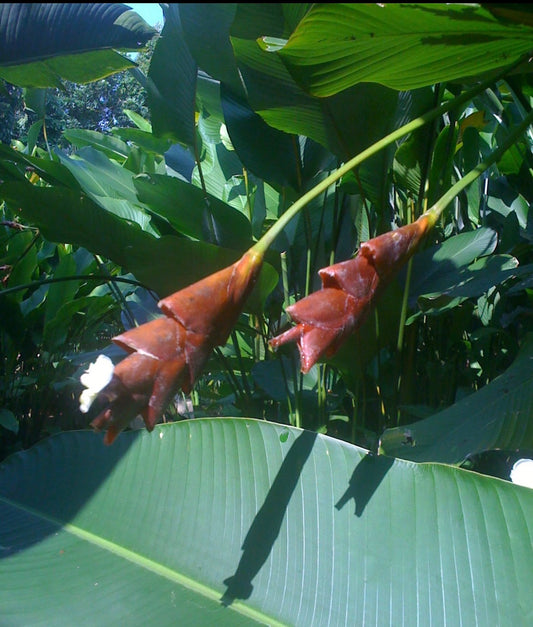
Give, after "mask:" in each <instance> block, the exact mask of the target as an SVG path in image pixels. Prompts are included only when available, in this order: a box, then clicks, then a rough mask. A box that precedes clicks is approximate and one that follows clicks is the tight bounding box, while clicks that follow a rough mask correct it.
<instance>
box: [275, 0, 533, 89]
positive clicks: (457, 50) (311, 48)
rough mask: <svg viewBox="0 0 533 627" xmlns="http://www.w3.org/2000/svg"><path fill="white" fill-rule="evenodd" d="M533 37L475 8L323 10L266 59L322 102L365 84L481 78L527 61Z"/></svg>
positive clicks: (397, 85) (404, 85) (409, 85)
mask: <svg viewBox="0 0 533 627" xmlns="http://www.w3.org/2000/svg"><path fill="white" fill-rule="evenodd" d="M532 32H533V30H532V28H531V26H525V25H522V24H513V23H510V22H504V21H499V20H498V19H496V18H495V17H494V16H493V15H492V14H491V13H490V12H489V11H487V10H486V9H484V8H482V7H480V6H479V5H460V4H444V3H435V4H394V3H391V4H377V3H376V4H370V3H366V4H365V3H360V4H355V3H353V4H340V3H324V4H315V5H314V6H313V8H312V9H311V10H310V11H309V13H308V14H307V15H306V16H305V17H304V18H303V20H302V21H301V22H300V23H299V25H298V27H297V28H296V30H295V31H294V33H293V34H292V35H291V37H290V38H289V40H288V42H287V44H286V45H285V46H284V47H283V48H281V49H280V50H279V51H277V52H274V53H271V54H276V55H279V56H280V58H281V59H283V62H284V63H285V64H286V66H287V67H288V69H289V71H290V72H291V74H292V76H293V77H294V78H295V80H296V81H297V82H298V83H299V84H301V85H302V87H303V88H304V89H305V90H307V91H309V93H311V94H313V95H315V96H321V97H323V96H331V95H332V94H335V93H338V92H340V91H343V90H345V89H348V88H349V87H352V86H353V85H355V84H357V83H360V82H365V81H372V82H376V83H380V84H382V85H387V86H388V87H392V88H393V89H398V90H405V89H415V88H417V87H423V86H426V85H433V84H435V83H439V82H444V81H452V80H457V79H463V78H466V77H469V76H472V75H474V76H479V75H480V74H482V73H483V72H488V71H490V70H494V69H496V68H503V67H505V66H508V65H510V64H511V63H512V62H513V61H517V60H518V59H520V57H521V56H522V55H524V54H527V53H528V51H529V50H530V48H531V36H532ZM265 34H270V33H265Z"/></svg>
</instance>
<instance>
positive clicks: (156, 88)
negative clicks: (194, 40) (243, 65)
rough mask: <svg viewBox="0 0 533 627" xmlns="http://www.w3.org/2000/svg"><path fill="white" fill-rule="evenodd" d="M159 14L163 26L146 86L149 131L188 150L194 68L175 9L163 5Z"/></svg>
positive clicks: (191, 139) (192, 122)
mask: <svg viewBox="0 0 533 627" xmlns="http://www.w3.org/2000/svg"><path fill="white" fill-rule="evenodd" d="M163 12H164V16H165V25H164V26H163V30H162V31H161V37H159V39H158V40H157V43H156V46H155V48H154V52H153V54H152V58H151V60H150V69H149V71H148V79H149V80H148V81H147V83H146V89H147V92H148V106H149V108H150V117H151V120H152V130H153V133H154V135H156V136H157V137H165V138H172V139H173V140H174V141H177V142H180V143H183V144H185V145H187V146H192V145H194V142H195V119H194V114H195V101H196V76H197V72H198V68H197V66H196V62H195V60H194V59H193V57H192V56H191V53H190V52H189V49H188V47H187V44H186V43H185V39H184V37H183V31H182V27H181V22H180V14H179V9H178V5H177V4H165V5H164V11H163Z"/></svg>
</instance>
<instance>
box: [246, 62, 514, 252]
mask: <svg viewBox="0 0 533 627" xmlns="http://www.w3.org/2000/svg"><path fill="white" fill-rule="evenodd" d="M520 62H522V59H521V60H520ZM517 64H518V62H517V63H514V64H513V65H512V66H511V67H510V68H509V67H507V68H505V70H504V71H503V72H501V73H499V74H498V75H497V76H495V77H492V78H490V79H488V80H486V81H483V82H482V83H479V84H478V85H476V86H475V87H472V88H471V89H469V90H467V91H465V92H464V93H462V94H461V95H460V96H457V97H456V98H453V99H452V100H450V101H449V102H445V103H444V104H442V105H440V106H439V107H437V108H435V109H431V110H430V111H428V112H427V113H424V115H421V116H420V117H418V118H416V119H415V120H412V121H411V122H409V123H408V124H405V125H404V126H402V127H400V128H399V129H396V130H395V131H393V132H392V133H389V134H388V135H386V136H385V137H383V138H382V139H380V140H379V141H377V142H376V143H375V144H372V146H369V147H368V148H366V149H365V150H363V152H360V153H359V154H358V155H356V156H355V157H353V158H352V159H350V160H349V161H347V162H346V163H345V164H344V165H342V166H341V167H340V168H339V169H338V170H335V172H333V173H332V174H330V175H329V176H328V177H326V178H325V179H324V180H322V181H321V182H320V183H319V184H318V185H316V186H315V187H313V189H310V190H309V191H308V192H306V193H305V194H304V195H303V196H300V198H298V200H296V201H295V202H294V204H293V205H291V206H290V207H289V209H287V211H286V212H285V213H284V214H283V215H281V216H280V217H279V218H278V220H277V221H276V222H275V224H273V225H272V227H271V228H270V229H269V230H268V231H267V232H266V233H265V234H264V235H263V237H262V238H261V239H260V240H259V241H258V242H257V243H256V244H254V246H253V249H254V250H255V251H256V252H257V253H259V254H261V255H263V254H264V253H265V252H266V250H267V249H268V248H269V247H270V246H271V244H272V243H273V241H274V240H275V239H276V238H277V237H278V235H280V233H281V232H282V231H283V229H284V228H285V227H286V226H287V224H288V223H289V222H290V221H291V220H292V219H293V218H294V217H295V216H296V215H297V214H298V213H299V212H300V211H301V210H302V208H303V207H305V205H307V204H308V203H309V202H310V201H311V200H313V199H314V198H316V197H317V196H319V195H320V194H321V193H322V192H324V191H326V190H327V188H328V187H329V186H330V185H332V184H333V183H335V182H336V181H337V180H339V179H340V178H341V177H343V176H344V175H345V174H347V173H348V172H349V171H350V170H353V169H354V168H355V167H357V166H358V165H360V164H361V163H363V161H365V160H366V159H368V158H369V157H372V156H373V155H375V154H376V153H378V152H379V151H380V150H383V149H384V148H386V147H387V146H388V145H389V144H392V143H393V142H395V141H397V140H398V139H401V138H402V137H405V135H408V134H409V133H412V132H413V131H416V130H417V129H419V128H421V127H422V126H424V125H425V124H427V123H428V122H431V121H432V120H434V119H435V118H438V117H439V116H441V115H443V114H444V113H446V112H447V111H449V110H450V109H453V108H454V107H457V106H459V105H461V104H464V103H466V102H468V101H469V100H471V99H472V98H473V97H474V96H476V95H477V94H479V93H481V92H483V91H485V90H486V89H487V88H488V87H490V86H491V85H493V84H494V82H495V81H497V80H499V79H500V78H502V77H503V76H505V75H506V74H507V73H508V72H509V70H510V69H512V68H513V67H514V66H515V65H517Z"/></svg>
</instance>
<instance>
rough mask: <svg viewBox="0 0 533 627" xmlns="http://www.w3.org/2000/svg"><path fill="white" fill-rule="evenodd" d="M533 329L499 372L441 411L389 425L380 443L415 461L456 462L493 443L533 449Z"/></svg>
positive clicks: (388, 450)
mask: <svg viewBox="0 0 533 627" xmlns="http://www.w3.org/2000/svg"><path fill="white" fill-rule="evenodd" d="M532 363H533V335H532V334H530V335H528V336H527V339H526V341H525V342H524V344H523V345H522V347H521V350H520V352H519V354H518V356H517V358H516V359H515V361H514V362H513V363H512V365H511V366H510V367H509V368H508V369H507V370H506V371H505V372H504V373H503V374H501V375H500V376H499V377H496V378H495V379H494V380H493V381H491V382H490V383H488V384H487V385H486V386H485V387H483V388H481V389H480V390H479V391H478V392H475V393H474V394H471V395H470V396H467V397H466V398H464V399H462V400H461V401H459V402H458V403H455V404H454V405H452V406H451V407H448V408H447V409H444V410H443V411H440V412H438V413H437V414H434V415H433V416H430V417H429V418H425V419H424V420H420V421H419V422H415V423H412V424H408V425H404V426H401V427H397V428H394V429H387V430H386V431H385V433H384V435H383V437H382V440H381V446H382V448H383V450H384V451H385V453H386V454H387V455H395V456H397V457H402V458H404V459H411V460H414V461H418V462H421V461H436V462H444V463H449V464H456V463H461V462H463V461H464V460H465V459H467V458H468V457H472V456H475V455H477V454H479V453H483V452H485V451H490V450H493V449H502V450H520V449H525V450H531V449H533V369H532V367H531V366H532Z"/></svg>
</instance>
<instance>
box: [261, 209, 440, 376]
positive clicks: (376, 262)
mask: <svg viewBox="0 0 533 627" xmlns="http://www.w3.org/2000/svg"><path fill="white" fill-rule="evenodd" d="M429 228H430V223H429V221H428V218H427V217H426V216H422V217H421V218H419V219H418V220H417V221H416V222H413V223H412V224H408V225H407V226H404V227H401V228H399V229H396V230H395V231H391V232H390V233H385V234H383V235H380V236H378V237H375V238H373V239H371V240H369V241H367V242H365V243H364V244H361V247H360V249H359V252H358V254H357V256H356V257H354V258H353V259H350V260H348V261H343V262H341V263H337V264H334V265H332V266H328V267H327V268H322V269H321V270H320V271H319V275H320V278H321V280H322V289H320V290H318V291H317V292H314V293H313V294H310V295H309V296H307V297H306V298H303V299H302V300H299V301H298V302H297V303H295V304H294V305H291V306H290V307H287V313H288V314H289V315H290V317H291V318H292V320H293V321H294V322H296V323H297V324H296V326H295V327H293V328H291V329H289V330H288V331H285V333H282V334H281V335H278V336H277V337H274V338H272V339H271V340H270V345H271V346H272V347H273V348H274V349H276V348H278V347H279V346H281V345H282V344H287V343H289V342H296V343H297V345H298V350H299V352H300V362H301V370H302V372H303V373H306V372H309V370H310V369H311V368H312V367H313V366H314V365H315V364H316V363H317V362H318V361H319V360H320V359H321V358H322V357H326V358H329V357H333V355H335V353H336V352H337V351H338V350H339V349H340V347H341V346H342V344H343V343H344V342H345V340H346V339H347V338H348V337H349V336H350V335H351V334H352V333H355V332H356V331H357V330H358V329H359V328H360V326H361V325H362V324H363V322H364V321H365V320H366V318H367V317H368V314H369V313H370V312H371V311H372V310H373V308H374V307H375V305H376V302H377V299H378V298H379V296H380V295H381V293H382V291H383V289H384V288H385V287H386V286H387V285H388V283H389V281H390V280H391V279H392V277H393V276H394V275H395V274H396V273H397V272H398V271H399V269H400V268H401V267H402V266H403V265H404V264H405V263H406V262H407V261H408V259H409V258H410V257H411V256H412V255H413V253H414V252H415V250H416V248H417V246H418V245H419V243H420V241H421V240H422V238H423V236H424V235H425V234H426V232H427V231H428V230H429Z"/></svg>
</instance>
